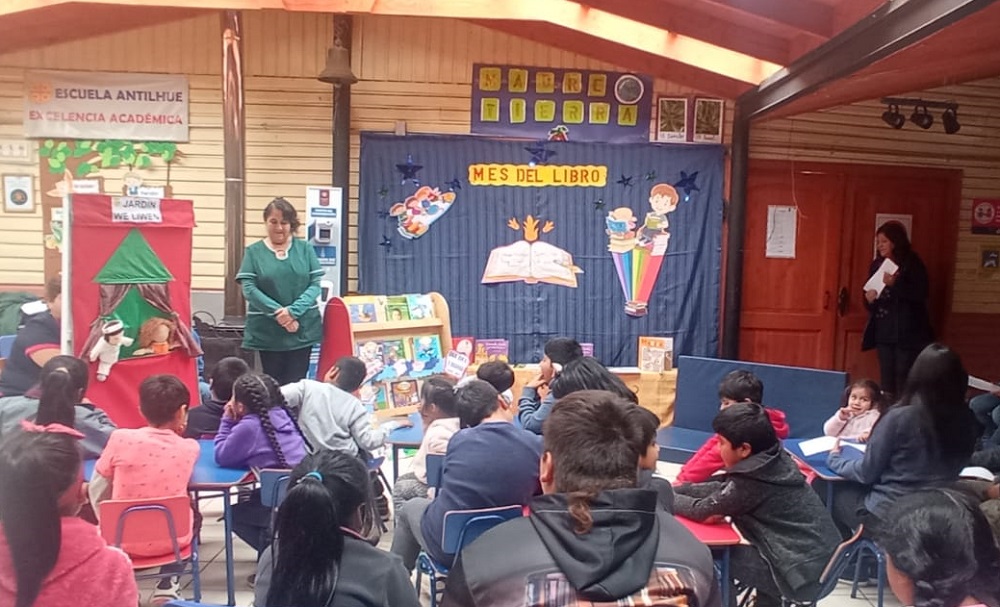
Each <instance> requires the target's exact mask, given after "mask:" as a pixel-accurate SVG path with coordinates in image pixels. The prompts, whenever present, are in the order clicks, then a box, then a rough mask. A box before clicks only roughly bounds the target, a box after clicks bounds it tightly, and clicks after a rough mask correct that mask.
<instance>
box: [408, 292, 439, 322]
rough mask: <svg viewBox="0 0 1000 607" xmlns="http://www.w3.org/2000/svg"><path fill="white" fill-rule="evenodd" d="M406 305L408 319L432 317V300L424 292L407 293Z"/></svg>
mask: <svg viewBox="0 0 1000 607" xmlns="http://www.w3.org/2000/svg"><path fill="white" fill-rule="evenodd" d="M406 305H407V307H408V308H409V310H410V320H424V319H425V318H434V302H432V301H431V296H430V295H428V294H426V293H421V294H418V295H407V296H406Z"/></svg>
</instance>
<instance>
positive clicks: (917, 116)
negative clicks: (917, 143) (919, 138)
mask: <svg viewBox="0 0 1000 607" xmlns="http://www.w3.org/2000/svg"><path fill="white" fill-rule="evenodd" d="M910 122H912V123H913V124H915V125H917V126H919V127H920V128H922V129H924V130H925V131H926V130H927V129H929V128H931V126H932V125H933V124H934V116H931V115H930V114H928V113H927V106H916V107H914V108H913V113H912V114H910Z"/></svg>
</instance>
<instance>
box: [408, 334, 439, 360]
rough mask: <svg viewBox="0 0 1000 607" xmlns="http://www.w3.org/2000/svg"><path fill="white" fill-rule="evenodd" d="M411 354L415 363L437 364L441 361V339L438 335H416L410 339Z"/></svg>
mask: <svg viewBox="0 0 1000 607" xmlns="http://www.w3.org/2000/svg"><path fill="white" fill-rule="evenodd" d="M410 352H411V356H410V358H412V359H413V360H415V361H421V362H424V363H435V362H437V361H439V360H441V358H442V355H441V339H440V338H439V337H438V336H437V335H415V336H413V337H411V338H410Z"/></svg>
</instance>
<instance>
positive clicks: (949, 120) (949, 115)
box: [941, 107, 962, 135]
mask: <svg viewBox="0 0 1000 607" xmlns="http://www.w3.org/2000/svg"><path fill="white" fill-rule="evenodd" d="M941 124H943V125H944V132H945V133H948V134H949V135H954V134H955V133H957V132H958V130H959V129H961V128H962V125H961V124H959V123H958V108H953V107H950V108H948V109H946V110H945V111H944V112H942V113H941Z"/></svg>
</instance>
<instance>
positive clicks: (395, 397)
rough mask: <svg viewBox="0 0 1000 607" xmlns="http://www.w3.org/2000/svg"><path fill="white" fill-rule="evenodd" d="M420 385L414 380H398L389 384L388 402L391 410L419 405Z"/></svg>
mask: <svg viewBox="0 0 1000 607" xmlns="http://www.w3.org/2000/svg"><path fill="white" fill-rule="evenodd" d="M420 383H421V382H419V381H418V380H415V379H400V380H398V381H393V382H389V394H390V397H389V402H390V403H391V405H392V408H394V409H395V408H399V407H409V406H412V405H419V404H420Z"/></svg>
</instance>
